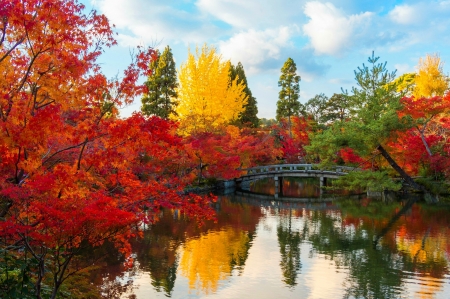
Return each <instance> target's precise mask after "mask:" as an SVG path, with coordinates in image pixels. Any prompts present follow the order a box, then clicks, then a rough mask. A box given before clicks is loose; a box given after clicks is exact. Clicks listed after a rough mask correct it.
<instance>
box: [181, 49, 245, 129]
mask: <svg viewBox="0 0 450 299" xmlns="http://www.w3.org/2000/svg"><path fill="white" fill-rule="evenodd" d="M229 70H230V61H222V58H221V56H220V55H218V54H217V52H216V49H215V48H214V47H208V46H207V45H206V44H205V45H204V46H203V47H202V48H201V49H199V48H198V47H197V48H196V55H195V56H194V54H192V53H191V52H189V54H188V59H187V61H186V62H185V63H184V64H182V65H181V67H180V70H179V72H178V76H179V88H178V90H177V92H178V101H179V104H178V106H177V108H176V113H177V114H178V116H177V117H173V118H176V119H177V120H178V121H179V123H180V127H179V129H180V133H181V134H183V135H189V134H193V133H201V132H215V131H216V130H217V129H218V128H220V127H222V126H224V125H227V124H229V123H230V122H231V121H233V120H235V119H237V117H238V115H239V113H241V112H242V111H243V110H244V108H243V106H244V105H245V104H246V102H247V99H246V96H245V94H244V93H243V90H244V85H242V84H238V83H237V79H238V78H236V79H235V80H233V81H231V80H230V77H229V75H228V74H229Z"/></svg>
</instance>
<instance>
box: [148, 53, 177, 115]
mask: <svg viewBox="0 0 450 299" xmlns="http://www.w3.org/2000/svg"><path fill="white" fill-rule="evenodd" d="M150 69H151V70H152V75H150V76H149V77H148V80H147V81H146V82H145V85H146V86H147V88H148V93H146V94H144V96H143V97H142V107H141V110H142V112H143V113H144V114H145V115H157V116H159V117H161V118H164V119H168V118H169V115H170V114H175V115H176V112H175V107H176V106H177V101H176V99H177V97H178V94H177V92H176V88H177V87H178V81H177V71H176V68H175V62H174V60H173V55H172V51H171V49H170V47H169V46H167V47H166V48H165V49H164V52H163V53H162V54H161V55H159V52H158V58H157V59H156V60H154V61H152V62H151V63H150Z"/></svg>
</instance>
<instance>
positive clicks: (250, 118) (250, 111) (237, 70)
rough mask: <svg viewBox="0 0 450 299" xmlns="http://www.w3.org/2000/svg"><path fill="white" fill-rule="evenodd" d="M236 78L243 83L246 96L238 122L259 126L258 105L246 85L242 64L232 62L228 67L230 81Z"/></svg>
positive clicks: (254, 126) (238, 82)
mask: <svg viewBox="0 0 450 299" xmlns="http://www.w3.org/2000/svg"><path fill="white" fill-rule="evenodd" d="M236 78H238V79H237V84H242V85H244V90H243V92H244V94H245V95H246V96H247V104H245V105H244V111H243V112H242V113H241V114H239V118H238V123H239V124H240V125H243V126H248V127H252V128H256V127H258V126H259V119H258V117H257V116H256V115H257V114H258V107H257V102H256V98H255V97H253V95H252V91H251V90H250V88H249V87H248V83H247V77H246V76H245V71H244V66H243V65H242V63H240V62H239V63H238V64H237V66H234V65H233V64H232V65H231V67H230V79H231V80H230V81H231V82H234V80H235V79H236Z"/></svg>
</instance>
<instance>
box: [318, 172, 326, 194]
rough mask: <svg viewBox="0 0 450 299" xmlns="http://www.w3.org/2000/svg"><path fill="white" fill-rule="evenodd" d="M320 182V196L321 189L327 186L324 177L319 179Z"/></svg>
mask: <svg viewBox="0 0 450 299" xmlns="http://www.w3.org/2000/svg"><path fill="white" fill-rule="evenodd" d="M319 180H320V194H322V192H323V187H325V186H326V185H327V178H326V177H324V176H321V177H319Z"/></svg>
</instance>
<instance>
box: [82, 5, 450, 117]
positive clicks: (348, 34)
mask: <svg viewBox="0 0 450 299" xmlns="http://www.w3.org/2000/svg"><path fill="white" fill-rule="evenodd" d="M81 2H82V3H83V4H85V5H86V9H88V10H89V9H95V10H97V12H99V13H102V14H105V15H106V16H107V18H108V19H109V21H110V23H111V24H114V25H115V31H116V32H117V35H116V39H117V42H118V45H117V46H115V47H112V48H110V49H107V50H106V51H105V53H104V54H103V55H102V57H101V58H100V59H99V63H100V64H101V67H102V69H103V71H104V73H105V74H106V75H107V77H109V78H112V77H114V76H116V75H118V76H119V77H120V75H121V74H122V73H123V70H124V69H125V68H126V67H127V65H128V64H129V63H130V62H131V56H130V52H132V51H133V49H135V48H136V47H137V46H138V45H140V46H152V47H154V48H157V49H160V50H163V49H164V48H165V47H166V46H167V45H169V46H170V47H171V49H172V53H173V55H174V59H175V62H176V65H177V68H178V69H179V67H180V65H181V64H183V63H184V62H185V61H186V59H187V56H188V51H189V50H190V51H191V52H192V53H195V48H196V47H197V46H198V47H202V46H203V45H204V44H205V43H206V44H207V45H208V46H214V47H216V49H217V50H218V52H219V53H220V55H221V57H222V59H223V60H224V61H226V60H230V61H231V62H232V63H233V64H237V63H238V62H241V63H242V65H243V66H244V70H245V73H246V76H247V80H248V85H249V88H250V89H251V91H252V94H253V96H254V97H256V100H257V102H258V110H259V113H258V117H260V118H262V117H264V118H274V117H275V113H276V102H277V100H278V92H279V87H278V80H279V77H280V69H281V67H282V66H283V64H284V62H285V61H286V60H287V59H288V58H292V59H293V60H294V62H295V63H296V65H297V72H298V74H299V75H300V76H301V82H300V102H302V103H305V102H307V101H308V100H309V99H311V98H312V97H314V96H315V95H317V94H320V93H324V94H325V95H326V96H328V97H331V96H332V95H333V93H340V92H341V90H342V89H343V90H349V91H350V90H351V88H352V86H355V85H356V83H355V79H354V78H355V75H354V70H355V69H357V68H358V67H361V66H362V64H363V63H366V64H367V59H368V57H369V56H371V55H372V51H374V53H375V56H379V57H380V60H379V61H380V62H385V61H387V69H388V70H389V71H394V70H397V75H401V74H403V73H405V72H415V71H416V66H417V64H418V61H419V58H420V57H425V55H427V54H435V53H437V54H439V55H440V57H441V59H442V60H443V61H444V62H447V64H444V73H445V74H447V75H448V73H449V70H450V67H449V64H450V47H449V46H450V0H429V1H414V0H411V1H399V0H387V1H381V0H380V1H373V0H332V1H304V0H165V1H161V0H82V1H81ZM144 79H145V78H143V80H144ZM140 105H141V103H140V99H136V100H135V103H134V104H132V105H130V106H128V107H125V108H123V109H122V110H121V115H122V116H123V117H126V116H128V115H130V114H131V113H132V111H139V110H140Z"/></svg>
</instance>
